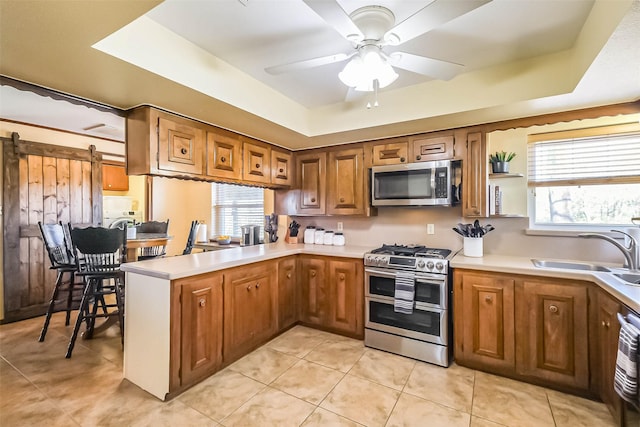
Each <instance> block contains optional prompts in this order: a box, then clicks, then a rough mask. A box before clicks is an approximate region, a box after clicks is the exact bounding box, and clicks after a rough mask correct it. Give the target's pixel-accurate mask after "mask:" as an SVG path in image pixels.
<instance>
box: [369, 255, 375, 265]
mask: <svg viewBox="0 0 640 427" xmlns="http://www.w3.org/2000/svg"><path fill="white" fill-rule="evenodd" d="M367 265H376V261H375V259H374V258H373V257H372V256H369V257H367Z"/></svg>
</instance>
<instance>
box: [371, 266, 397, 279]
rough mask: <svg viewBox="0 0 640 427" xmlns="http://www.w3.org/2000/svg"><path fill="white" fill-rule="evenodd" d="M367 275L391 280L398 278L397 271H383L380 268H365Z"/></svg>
mask: <svg viewBox="0 0 640 427" xmlns="http://www.w3.org/2000/svg"><path fill="white" fill-rule="evenodd" d="M364 272H365V273H369V274H372V275H375V276H376V277H388V278H390V279H395V278H396V272H395V271H387V270H382V269H380V268H370V267H368V268H365V269H364Z"/></svg>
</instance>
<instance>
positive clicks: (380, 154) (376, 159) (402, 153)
mask: <svg viewBox="0 0 640 427" xmlns="http://www.w3.org/2000/svg"><path fill="white" fill-rule="evenodd" d="M372 151H373V158H372V159H371V163H372V165H373V166H382V165H396V164H400V163H407V160H408V154H409V142H408V141H404V142H393V143H389V144H380V145H374V146H373V148H372Z"/></svg>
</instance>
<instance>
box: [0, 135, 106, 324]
mask: <svg viewBox="0 0 640 427" xmlns="http://www.w3.org/2000/svg"><path fill="white" fill-rule="evenodd" d="M2 141H3V160H4V164H3V167H4V181H3V187H4V188H3V205H4V215H3V224H2V225H3V230H4V251H3V252H4V259H3V274H4V276H3V278H4V320H3V322H13V321H16V320H21V319H26V318H29V317H34V316H38V315H41V314H44V313H45V312H46V308H47V304H48V301H49V298H50V296H51V292H52V290H53V285H54V283H55V278H56V274H55V271H51V270H50V269H49V267H50V262H49V258H48V255H47V253H46V249H45V247H44V245H43V242H42V238H41V235H40V230H39V229H38V221H42V222H43V223H57V222H59V221H62V222H63V223H68V222H70V223H71V224H72V225H74V226H75V225H83V226H87V225H93V224H99V223H101V222H102V169H101V163H102V158H101V155H100V154H97V153H96V152H95V147H94V146H91V147H90V149H89V150H80V149H75V148H68V147H61V146H56V145H48V144H41V143H36V142H29V141H20V140H19V136H18V134H16V133H14V134H13V135H12V139H11V140H9V139H3V140H2Z"/></svg>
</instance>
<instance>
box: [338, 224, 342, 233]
mask: <svg viewBox="0 0 640 427" xmlns="http://www.w3.org/2000/svg"><path fill="white" fill-rule="evenodd" d="M338 231H342V222H338Z"/></svg>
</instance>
